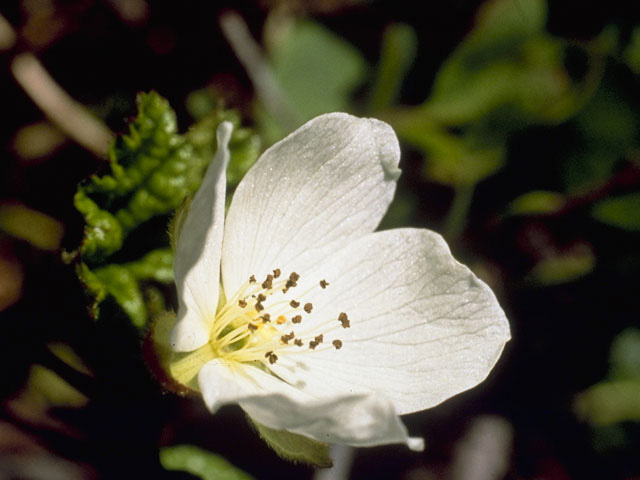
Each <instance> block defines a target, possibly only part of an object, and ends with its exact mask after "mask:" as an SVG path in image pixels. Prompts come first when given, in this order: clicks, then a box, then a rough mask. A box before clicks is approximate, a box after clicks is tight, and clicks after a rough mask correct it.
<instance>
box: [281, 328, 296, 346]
mask: <svg viewBox="0 0 640 480" xmlns="http://www.w3.org/2000/svg"><path fill="white" fill-rule="evenodd" d="M295 336H296V334H295V333H293V331H291V333H288V334H286V335H282V336H281V337H280V340H281V341H282V343H284V344H288V343H289V340H293V338H294V337H295Z"/></svg>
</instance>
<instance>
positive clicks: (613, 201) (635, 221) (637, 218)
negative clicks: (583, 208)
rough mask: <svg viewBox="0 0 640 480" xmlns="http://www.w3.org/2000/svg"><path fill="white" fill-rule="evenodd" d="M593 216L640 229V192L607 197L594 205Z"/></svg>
mask: <svg viewBox="0 0 640 480" xmlns="http://www.w3.org/2000/svg"><path fill="white" fill-rule="evenodd" d="M593 216H594V217H595V218H596V219H598V220H600V221H601V222H604V223H607V224H609V225H613V226H615V227H619V228H622V229H624V230H629V231H633V232H638V231H640V193H638V192H636V193H629V194H627V195H621V196H619V197H613V198H605V199H604V200H601V201H599V202H598V203H596V204H595V205H594V207H593Z"/></svg>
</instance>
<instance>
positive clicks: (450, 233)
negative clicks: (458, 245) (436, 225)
mask: <svg viewBox="0 0 640 480" xmlns="http://www.w3.org/2000/svg"><path fill="white" fill-rule="evenodd" d="M474 190H475V185H474V184H471V185H461V186H458V187H457V188H456V189H455V192H454V196H453V202H452V203H451V208H449V212H448V213H447V216H446V218H445V219H444V225H443V227H442V232H443V235H444V237H445V238H446V239H447V240H449V241H453V240H455V239H457V238H458V237H459V236H460V234H461V233H462V230H463V229H464V227H465V224H466V223H467V216H468V214H469V207H471V200H472V199H473V192H474Z"/></svg>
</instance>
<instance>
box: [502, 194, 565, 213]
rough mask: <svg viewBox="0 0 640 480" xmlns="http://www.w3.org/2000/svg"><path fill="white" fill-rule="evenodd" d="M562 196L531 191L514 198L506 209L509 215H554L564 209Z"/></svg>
mask: <svg viewBox="0 0 640 480" xmlns="http://www.w3.org/2000/svg"><path fill="white" fill-rule="evenodd" d="M565 203H566V200H565V197H564V195H562V194H560V193H556V192H548V191H546V190H533V191H531V192H527V193H523V194H522V195H520V196H518V197H517V198H515V199H514V200H513V201H512V202H511V203H510V204H509V206H508V207H507V212H508V213H509V214H511V215H539V214H548V213H554V212H557V211H558V210H560V209H561V208H562V207H564V205H565Z"/></svg>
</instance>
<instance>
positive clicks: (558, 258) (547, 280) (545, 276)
mask: <svg viewBox="0 0 640 480" xmlns="http://www.w3.org/2000/svg"><path fill="white" fill-rule="evenodd" d="M595 265H596V257H595V255H594V253H593V251H592V250H591V248H590V247H588V246H587V245H584V244H578V245H576V246H575V247H574V248H572V249H571V250H570V251H568V252H562V253H557V254H555V255H551V256H549V257H546V258H544V259H542V260H540V261H539V262H538V263H537V264H536V265H535V266H534V267H533V269H532V270H531V271H530V272H529V274H528V275H527V277H526V278H525V281H526V282H527V283H529V284H531V285H536V286H551V285H560V284H563V283H568V282H572V281H574V280H577V279H578V278H581V277H584V276H585V275H587V274H589V273H591V272H592V271H593V269H594V268H595Z"/></svg>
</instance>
